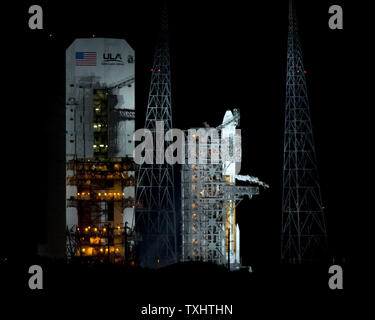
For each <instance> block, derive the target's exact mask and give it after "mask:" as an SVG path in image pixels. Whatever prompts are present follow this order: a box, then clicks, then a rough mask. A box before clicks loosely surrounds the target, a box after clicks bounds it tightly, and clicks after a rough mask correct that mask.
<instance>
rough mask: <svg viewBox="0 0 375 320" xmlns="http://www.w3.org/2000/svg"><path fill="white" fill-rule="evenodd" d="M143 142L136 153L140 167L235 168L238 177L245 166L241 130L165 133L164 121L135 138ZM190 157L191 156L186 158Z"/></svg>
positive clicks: (174, 130)
mask: <svg viewBox="0 0 375 320" xmlns="http://www.w3.org/2000/svg"><path fill="white" fill-rule="evenodd" d="M133 139H134V141H137V142H140V143H139V144H138V145H137V146H136V147H135V149H134V152H133V156H134V162H135V163H137V164H144V163H146V164H163V163H168V164H171V165H173V164H176V163H178V164H185V163H187V164H207V163H213V164H219V163H223V164H224V165H228V166H229V165H230V164H232V163H233V164H235V172H234V173H235V174H238V173H239V171H240V164H241V153H242V150H241V129H235V128H234V127H232V128H225V129H223V130H218V129H215V128H199V129H188V130H185V131H184V130H180V129H175V128H173V129H170V130H168V131H167V132H166V133H165V132H164V121H155V127H154V129H153V130H152V131H151V130H149V129H138V130H136V131H135V132H134V135H133ZM186 153H187V154H186Z"/></svg>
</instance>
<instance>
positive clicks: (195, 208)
mask: <svg viewBox="0 0 375 320" xmlns="http://www.w3.org/2000/svg"><path fill="white" fill-rule="evenodd" d="M235 120H236V121H237V120H239V119H235ZM232 121H234V120H233V119H232ZM223 127H225V125H224V126H223V125H220V126H219V127H217V128H216V129H219V130H220V129H222V128H223ZM211 129H213V128H210V127H207V126H206V127H205V128H200V129H199V130H203V131H206V132H207V140H206V141H202V140H200V139H199V138H197V137H195V134H194V135H193V136H192V138H193V139H188V143H187V144H186V146H185V147H186V152H185V157H186V159H185V164H183V165H182V171H181V180H182V181H181V182H182V185H181V188H182V190H181V193H182V238H183V239H182V260H183V261H205V262H213V263H216V264H219V265H227V264H228V267H229V268H230V269H236V268H239V267H240V265H241V259H240V253H239V249H240V246H239V240H240V237H239V226H238V224H237V222H236V208H237V207H238V205H239V203H240V202H241V200H242V199H243V198H244V196H248V197H249V199H251V198H252V197H253V196H254V195H258V194H259V187H258V186H236V185H235V177H234V176H231V175H226V174H225V165H224V164H225V163H224V162H223V161H222V160H221V159H216V160H214V161H213V160H211V156H210V155H211V154H213V153H215V152H217V149H216V147H215V146H218V145H219V144H220V136H222V132H221V131H219V133H220V134H219V135H218V136H216V137H215V136H210V135H209V134H208V132H210V131H211ZM187 134H189V133H187ZM195 139H197V140H198V141H195ZM197 142H198V143H197ZM194 149H196V150H195V153H196V154H199V152H200V150H207V155H208V157H207V158H208V159H207V161H205V162H204V163H200V162H199V161H195V162H194V163H189V153H190V152H192V151H193V150H194Z"/></svg>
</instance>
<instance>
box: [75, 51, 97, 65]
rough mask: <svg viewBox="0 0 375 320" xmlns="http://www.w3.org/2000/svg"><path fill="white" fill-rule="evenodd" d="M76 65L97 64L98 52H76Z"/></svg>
mask: <svg viewBox="0 0 375 320" xmlns="http://www.w3.org/2000/svg"><path fill="white" fill-rule="evenodd" d="M76 66H96V52H76Z"/></svg>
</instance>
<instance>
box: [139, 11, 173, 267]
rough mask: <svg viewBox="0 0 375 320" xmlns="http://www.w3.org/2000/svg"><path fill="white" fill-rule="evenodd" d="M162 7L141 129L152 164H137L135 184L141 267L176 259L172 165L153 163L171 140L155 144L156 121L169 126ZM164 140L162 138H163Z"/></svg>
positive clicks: (167, 64) (166, 46)
mask: <svg viewBox="0 0 375 320" xmlns="http://www.w3.org/2000/svg"><path fill="white" fill-rule="evenodd" d="M167 20H168V17H167V11H166V7H164V10H163V15H162V27H161V33H160V41H159V44H158V46H157V48H156V52H155V56H154V62H153V67H152V69H151V73H152V74H151V84H150V91H149V97H148V105H147V112H146V121H145V128H146V129H148V130H150V131H151V133H152V135H153V139H154V144H153V145H154V146H156V148H154V149H157V150H154V151H153V159H154V162H153V163H154V164H143V165H141V166H140V168H139V171H138V177H137V186H136V203H137V206H136V231H137V234H138V235H139V236H140V239H139V240H140V241H139V245H138V247H139V259H140V264H141V266H144V267H149V268H155V267H161V266H165V265H169V264H172V263H176V262H177V260H178V252H177V236H176V234H177V229H176V228H177V224H176V207H175V190H174V170H173V166H171V165H170V164H168V163H166V162H165V161H164V163H162V164H156V163H155V159H156V152H160V150H166V148H167V147H168V146H169V144H170V143H171V142H164V146H163V145H161V146H160V145H156V139H155V137H156V135H157V134H159V132H157V130H156V121H163V123H164V130H165V132H166V131H168V130H169V129H172V106H171V80H170V54H169V40H168V22H167ZM163 141H164V137H163Z"/></svg>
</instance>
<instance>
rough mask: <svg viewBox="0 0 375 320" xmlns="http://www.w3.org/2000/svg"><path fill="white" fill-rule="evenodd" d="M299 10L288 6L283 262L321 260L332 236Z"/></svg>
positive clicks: (291, 0)
mask: <svg viewBox="0 0 375 320" xmlns="http://www.w3.org/2000/svg"><path fill="white" fill-rule="evenodd" d="M305 74H306V71H305V69H304V65H303V59H302V50H301V44H300V39H299V34H298V26H297V19H296V14H295V4H294V3H293V0H290V1H289V28H288V52H287V76H286V102H285V104H286V107H285V131H284V165H283V195H282V226H281V262H282V263H302V262H306V261H314V260H320V259H322V258H323V257H324V256H325V254H326V252H327V232H326V224H325V217H324V212H323V208H322V198H321V191H320V184H319V177H318V170H317V163H316V155H315V146H314V140H313V132H312V125H311V117H310V108H309V101H308V95H307V88H306V76H305Z"/></svg>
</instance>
